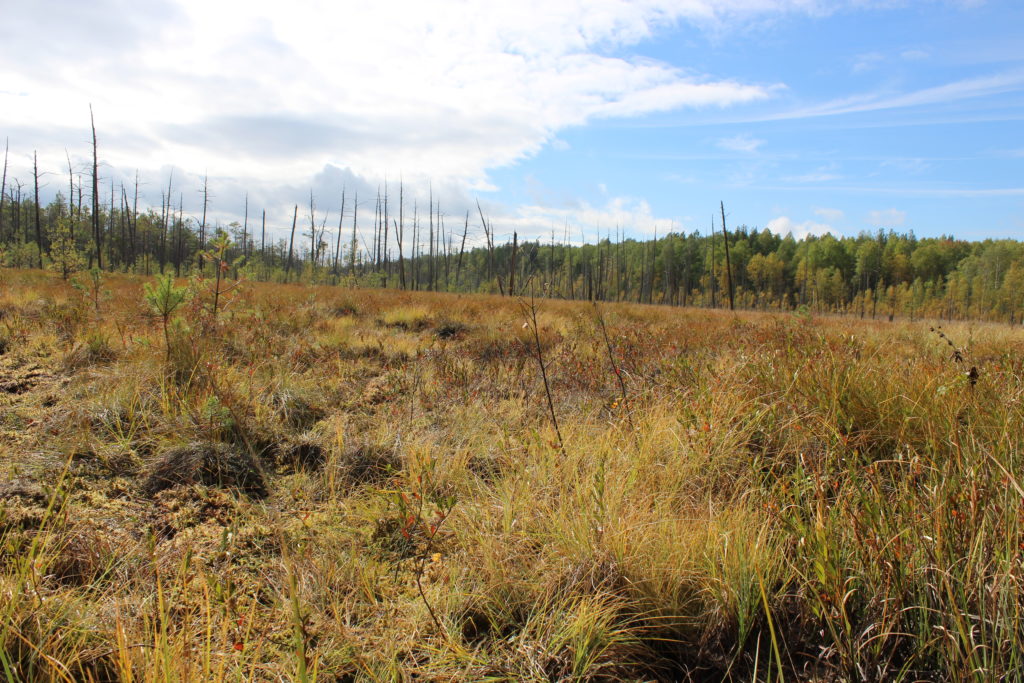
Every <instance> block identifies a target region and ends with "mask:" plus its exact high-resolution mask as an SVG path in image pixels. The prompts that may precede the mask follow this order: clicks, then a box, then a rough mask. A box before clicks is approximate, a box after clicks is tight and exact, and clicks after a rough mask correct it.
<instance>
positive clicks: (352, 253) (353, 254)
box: [348, 192, 359, 277]
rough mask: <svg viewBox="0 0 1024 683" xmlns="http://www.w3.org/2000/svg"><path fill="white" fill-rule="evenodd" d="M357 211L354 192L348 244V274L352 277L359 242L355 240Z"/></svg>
mask: <svg viewBox="0 0 1024 683" xmlns="http://www.w3.org/2000/svg"><path fill="white" fill-rule="evenodd" d="M358 213H359V193H358V192H356V193H355V198H354V199H353V201H352V244H351V245H349V255H348V257H349V261H348V263H349V271H348V272H349V275H351V276H352V277H355V276H356V247H358V246H359V243H358V242H356V218H357V216H356V215H357V214H358Z"/></svg>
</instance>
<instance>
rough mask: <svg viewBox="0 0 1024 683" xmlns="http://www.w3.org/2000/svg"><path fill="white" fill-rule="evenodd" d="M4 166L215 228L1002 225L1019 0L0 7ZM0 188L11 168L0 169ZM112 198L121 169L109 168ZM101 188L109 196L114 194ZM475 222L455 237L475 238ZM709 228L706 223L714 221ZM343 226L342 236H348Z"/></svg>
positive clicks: (1016, 196)
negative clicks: (87, 185) (438, 222)
mask: <svg viewBox="0 0 1024 683" xmlns="http://www.w3.org/2000/svg"><path fill="white" fill-rule="evenodd" d="M0 6H2V7H3V16H4V20H3V21H2V22H0V144H3V141H4V139H6V140H7V142H8V144H9V148H10V152H9V165H10V168H9V170H8V177H9V179H10V178H12V177H13V178H16V179H17V180H18V181H19V182H21V183H23V184H24V185H30V184H31V164H32V154H33V152H37V153H38V156H39V166H40V170H41V171H45V175H44V176H43V179H42V182H43V185H44V187H43V193H44V195H46V196H52V195H53V194H54V193H56V192H57V191H58V190H63V191H64V192H67V189H66V188H67V184H68V178H67V173H68V164H69V161H70V164H71V167H72V169H73V171H74V172H75V173H76V174H77V173H78V172H82V173H87V169H88V167H89V164H90V158H89V155H90V153H91V148H90V144H91V138H90V129H89V116H90V109H89V108H90V105H91V106H92V110H93V112H94V115H95V121H96V128H97V135H98V141H99V156H100V161H101V168H100V175H101V176H102V178H103V180H102V182H103V183H104V185H109V183H110V182H111V181H114V182H115V183H121V182H124V183H126V184H129V183H133V182H134V178H135V174H136V171H138V174H139V177H140V179H141V187H140V193H141V196H142V200H143V202H144V203H148V204H151V205H159V204H160V202H161V192H163V191H166V188H167V184H168V181H169V179H170V178H169V176H170V175H171V174H172V173H173V180H172V182H173V184H172V195H173V196H174V201H175V204H177V203H178V202H179V201H180V202H181V203H182V204H183V206H184V210H185V213H186V214H189V215H191V216H198V215H199V214H200V213H201V211H202V195H201V193H200V191H199V188H200V186H201V184H202V179H203V177H204V176H205V177H207V178H208V183H209V193H210V202H211V204H210V210H211V217H212V220H216V221H221V222H225V223H226V222H228V221H231V220H241V219H242V215H243V211H244V208H243V207H244V206H245V202H246V197H248V204H249V207H250V209H249V210H250V215H255V214H257V213H258V212H259V211H262V210H264V209H265V210H266V211H267V221H268V226H269V228H270V230H271V232H272V233H276V234H278V235H280V234H283V232H284V231H285V230H286V229H287V227H290V220H291V215H292V206H293V204H295V203H298V204H299V205H300V207H301V214H300V215H302V216H303V218H304V219H306V220H308V212H309V210H308V205H309V198H310V193H312V194H313V197H314V202H315V205H316V212H317V219H318V221H319V220H323V219H326V220H327V221H328V225H335V224H336V222H337V221H338V210H339V205H340V202H341V193H342V188H344V189H345V192H346V196H347V197H348V199H347V206H346V211H345V213H346V216H345V219H346V226H347V225H348V224H349V222H350V221H351V210H352V208H351V207H352V205H353V199H352V195H353V194H357V195H358V198H359V199H358V201H359V207H360V208H359V210H360V224H361V225H367V223H364V221H369V220H372V219H371V218H370V217H371V216H372V213H373V206H374V202H375V194H376V192H377V191H378V188H383V185H384V183H385V182H386V183H387V187H388V193H389V197H390V201H391V206H392V210H395V209H394V207H395V204H396V203H397V185H398V184H399V182H401V183H402V185H403V190H404V192H403V194H404V200H405V204H406V212H411V211H412V210H413V205H414V204H415V205H416V209H417V210H418V211H420V212H421V213H422V212H423V211H424V207H425V205H426V204H427V203H428V202H429V201H431V198H433V199H436V200H438V201H439V202H440V206H441V211H442V212H443V214H444V216H445V220H446V224H448V225H449V226H450V225H451V224H452V223H455V224H457V225H459V226H460V227H461V223H462V220H463V218H464V214H465V212H466V211H469V210H473V212H474V213H475V206H476V201H477V200H479V201H480V203H481V204H482V206H483V207H484V209H485V211H486V213H487V214H488V216H489V219H490V221H491V223H492V224H493V225H494V227H495V231H496V234H497V236H498V239H499V240H503V239H506V238H510V237H511V234H512V232H513V231H518V233H519V236H520V239H521V240H522V239H532V238H535V237H539V236H543V237H544V238H545V239H550V236H551V234H552V233H554V234H555V237H556V239H559V240H564V239H566V238H568V239H571V240H573V241H577V242H578V241H580V240H583V239H586V240H587V241H593V240H594V239H596V238H597V236H598V235H606V234H609V233H611V234H612V235H614V234H615V232H616V231H621V232H622V233H624V234H626V235H628V236H634V237H643V236H650V235H653V234H664V233H666V232H669V231H676V232H680V231H685V232H691V231H694V230H699V231H701V232H702V233H705V234H706V233H707V232H708V230H710V229H711V226H712V220H713V216H714V217H715V218H714V220H716V221H720V220H721V218H720V215H719V214H718V211H719V202H724V203H725V209H726V214H727V216H726V219H727V222H728V225H729V227H730V228H732V227H735V226H738V225H746V226H748V227H751V228H759V229H760V228H768V229H770V230H773V231H775V232H777V233H779V234H786V233H789V232H792V233H793V234H794V235H795V236H797V237H801V236H804V235H807V234H823V233H825V232H832V233H833V234H836V235H851V236H853V235H857V234H858V233H860V232H862V231H877V230H878V229H895V230H899V231H909V230H912V231H913V232H914V233H915V234H916V235H918V236H919V237H930V236H939V235H954V236H956V237H958V238H963V239H984V238H989V237H992V238H1001V237H1012V238H1019V237H1021V236H1022V235H1024V40H1021V38H1020V35H1021V30H1022V29H1024V2H1020V0H831V1H830V0H637V1H635V2H625V1H623V0H588V1H583V0H518V1H517V2H515V3H495V2H493V1H476V0H453V1H451V2H447V1H438V2H426V1H424V0H418V1H396V2H381V3H365V2H359V3H357V2H345V1H342V2H338V1H337V0H335V1H331V0H294V1H293V2H289V3H281V2H272V1H270V0H252V1H250V2H247V3H245V4H241V3H237V2H232V1H229V0H147V2H145V3H140V2H137V1H135V0H90V2H82V1H81V0H34V1H32V2H14V0H0ZM9 182H10V181H9ZM129 191H130V185H129ZM118 193H120V192H118ZM478 225H479V223H478V221H477V220H476V217H475V215H474V216H473V217H472V223H471V227H470V230H471V238H470V239H471V240H473V239H474V238H475V239H478V240H479V239H482V235H481V234H480V231H479V228H478ZM716 227H720V226H716ZM346 229H347V228H346Z"/></svg>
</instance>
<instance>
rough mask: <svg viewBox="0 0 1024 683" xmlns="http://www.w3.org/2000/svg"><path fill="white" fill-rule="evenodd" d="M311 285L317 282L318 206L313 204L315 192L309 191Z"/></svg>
mask: <svg viewBox="0 0 1024 683" xmlns="http://www.w3.org/2000/svg"><path fill="white" fill-rule="evenodd" d="M309 242H310V243H309V283H310V284H313V282H314V281H315V280H316V206H315V205H314V204H313V190H312V189H310V191H309Z"/></svg>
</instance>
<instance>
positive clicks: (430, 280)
mask: <svg viewBox="0 0 1024 683" xmlns="http://www.w3.org/2000/svg"><path fill="white" fill-rule="evenodd" d="M429 209H430V243H429V245H428V247H427V249H428V251H427V289H428V290H429V291H431V292H432V291H434V188H433V186H431V187H430V206H429Z"/></svg>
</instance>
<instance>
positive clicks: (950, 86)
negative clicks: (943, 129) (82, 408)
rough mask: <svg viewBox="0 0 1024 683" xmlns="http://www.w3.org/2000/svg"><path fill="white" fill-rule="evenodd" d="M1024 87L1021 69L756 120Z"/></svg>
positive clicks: (837, 112)
mask: <svg viewBox="0 0 1024 683" xmlns="http://www.w3.org/2000/svg"><path fill="white" fill-rule="evenodd" d="M1022 89H1024V70H1017V71H1007V72H1004V73H999V74H992V75H989V76H979V77H977V78H967V79H963V80H960V81H953V82H951V83H946V84H943V85H938V86H934V87H931V88H923V89H921V90H915V91H912V92H908V93H899V94H892V93H888V92H878V93H865V94H860V95H853V96H850V97H844V98H841V99H836V100H832V101H830V102H825V103H823V104H820V105H816V106H813V107H807V108H803V109H795V110H792V111H788V112H783V113H781V114H776V115H773V116H767V117H762V118H760V119H758V120H762V121H777V120H787V119H802V118H813V117H817V116H838V115H841V114H853V113H859V112H869V111H880V110H886V109H902V108H907V107H919V106H925V105H933V104H944V103H948V102H956V101H959V100H966V99H973V98H976V97H987V96H989V95H996V94H1000V93H1006V92H1017V91H1020V90H1022Z"/></svg>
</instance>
